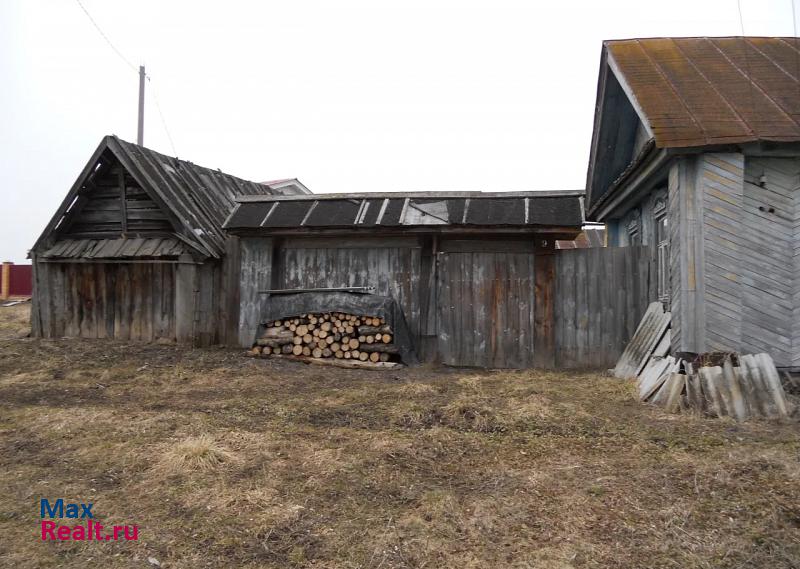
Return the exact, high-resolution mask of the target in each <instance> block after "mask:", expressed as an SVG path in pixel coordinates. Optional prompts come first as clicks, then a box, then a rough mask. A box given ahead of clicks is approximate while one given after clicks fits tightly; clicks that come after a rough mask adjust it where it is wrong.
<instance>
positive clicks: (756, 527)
mask: <svg viewBox="0 0 800 569" xmlns="http://www.w3.org/2000/svg"><path fill="white" fill-rule="evenodd" d="M27 310H28V308H27V307H26V306H22V307H14V308H0V490H1V492H0V496H2V498H3V502H2V506H0V566H2V567H14V568H23V567H140V568H144V567H153V566H155V565H154V563H153V562H154V561H155V560H157V561H158V563H160V565H161V566H162V567H168V568H177V567H320V568H323V567H324V568H333V567H342V568H353V569H355V568H365V569H366V568H371V569H378V568H384V569H385V568H394V567H427V568H440V567H458V568H460V569H467V568H479V567H480V568H491V567H517V568H548V569H550V568H552V569H556V568H558V569H566V568H579V567H580V568H584V567H587V568H589V567H636V568H639V567H647V568H659V567H664V568H668V567H669V568H718V567H729V568H744V567H753V568H765V567H769V568H788V567H800V437H799V436H798V435H800V428H798V425H797V424H796V423H792V424H784V425H776V424H768V423H758V422H753V423H744V424H736V423H733V422H731V421H728V420H719V419H709V418H704V417H699V416H693V415H667V414H665V413H663V412H661V411H660V410H659V409H656V408H653V407H649V406H646V405H641V404H639V403H638V402H637V401H636V399H635V394H634V386H633V385H632V384H631V383H629V382H622V381H619V380H616V379H612V378H610V377H606V376H604V375H603V374H598V373H545V372H539V371H522V372H500V371H498V372H485V371H475V370H454V369H446V368H445V369H437V368H433V367H420V368H415V369H405V370H401V371H392V372H373V371H360V370H338V369H331V368H318V367H314V366H305V365H303V364H298V363H294V362H278V361H269V360H256V359H248V358H245V357H242V355H241V352H240V351H236V350H225V349H207V350H193V349H189V348H180V347H175V346H161V345H142V344H125V343H121V342H113V341H106V340H83V341H78V340H57V341H41V340H34V339H29V338H24V337H23V336H24V328H25V327H26V325H27V324H26V318H27ZM41 498H48V499H51V500H54V499H57V498H65V499H66V500H67V501H75V502H85V503H86V502H92V503H93V504H94V510H93V511H94V513H95V516H96V521H99V522H101V523H104V524H136V525H138V527H139V539H138V541H118V542H114V541H112V542H96V541H93V542H60V543H59V542H53V541H48V542H43V541H41V540H40V529H39V527H40V526H39V524H40V521H41V520H40V517H39V500H40V499H41ZM148 558H152V560H151V561H148Z"/></svg>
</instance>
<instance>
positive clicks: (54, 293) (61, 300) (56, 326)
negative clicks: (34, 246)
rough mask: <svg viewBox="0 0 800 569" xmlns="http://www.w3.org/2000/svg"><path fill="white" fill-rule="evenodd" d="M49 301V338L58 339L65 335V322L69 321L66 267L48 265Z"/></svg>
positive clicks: (62, 265) (54, 264) (57, 264)
mask: <svg viewBox="0 0 800 569" xmlns="http://www.w3.org/2000/svg"><path fill="white" fill-rule="evenodd" d="M48 273H49V283H50V296H51V298H50V300H49V302H48V311H49V313H50V325H51V330H50V337H51V338H58V337H61V336H66V335H67V321H68V319H69V312H68V304H67V287H66V284H65V283H66V265H64V264H61V263H52V264H50V265H48Z"/></svg>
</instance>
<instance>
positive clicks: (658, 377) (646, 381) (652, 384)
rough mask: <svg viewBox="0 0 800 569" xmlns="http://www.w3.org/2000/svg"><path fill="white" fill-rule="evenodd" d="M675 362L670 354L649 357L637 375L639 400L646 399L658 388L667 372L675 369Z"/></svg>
mask: <svg viewBox="0 0 800 569" xmlns="http://www.w3.org/2000/svg"><path fill="white" fill-rule="evenodd" d="M675 363H676V362H675V358H673V357H672V356H668V357H666V358H655V357H653V358H650V360H649V361H648V362H647V365H646V366H645V368H644V370H643V371H642V373H641V375H640V376H639V399H640V400H641V401H646V400H647V399H648V398H649V397H650V396H651V395H652V394H653V392H654V391H655V390H656V389H658V387H659V386H660V385H661V383H663V381H664V379H665V378H666V375H667V374H669V373H671V372H673V371H677V370H676V369H674V368H675V367H676V366H675Z"/></svg>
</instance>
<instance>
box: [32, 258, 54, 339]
mask: <svg viewBox="0 0 800 569" xmlns="http://www.w3.org/2000/svg"><path fill="white" fill-rule="evenodd" d="M31 259H32V261H31V264H32V267H33V268H32V277H33V279H32V285H33V289H32V292H31V335H32V336H33V337H34V338H46V337H47V336H48V335H49V334H48V333H49V328H50V322H49V320H50V318H49V317H50V315H49V313H48V307H47V304H48V299H49V298H50V291H49V288H50V287H49V286H48V284H49V283H48V282H47V279H48V275H47V269H46V265H47V263H44V262H42V261H41V260H40V259H38V258H37V256H36V254H35V253H33V254H31Z"/></svg>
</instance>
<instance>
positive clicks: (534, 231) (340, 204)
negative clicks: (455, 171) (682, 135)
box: [224, 191, 583, 368]
mask: <svg viewBox="0 0 800 569" xmlns="http://www.w3.org/2000/svg"><path fill="white" fill-rule="evenodd" d="M582 195H583V192H580V191H579V192H552V193H547V192H526V193H480V192H472V193H453V192H415V193H385V194H379V193H375V194H323V195H302V196H266V195H260V196H248V197H242V198H239V200H238V201H239V202H240V203H239V205H238V206H237V208H236V210H235V211H234V212H233V214H232V215H231V217H230V219H228V220H227V222H226V223H225V225H224V227H225V229H227V230H228V231H229V232H230V233H231V234H234V235H236V236H238V237H239V240H240V262H241V280H240V287H239V294H240V303H241V307H240V323H239V334H240V335H239V341H240V344H241V345H242V346H244V347H250V346H251V345H252V343H253V341H254V338H255V335H256V329H257V327H258V325H259V323H260V322H262V321H263V319H264V313H265V310H266V308H267V305H268V303H270V301H271V297H270V294H269V292H268V291H276V290H283V291H285V290H287V289H289V290H308V289H329V288H345V287H348V288H349V287H373V290H374V293H375V294H376V295H382V296H387V297H392V298H394V299H396V301H397V302H398V303H399V305H400V307H401V308H402V312H403V313H404V315H405V320H406V321H407V323H408V327H409V329H410V336H411V340H412V342H413V344H414V348H415V350H416V352H417V354H418V356H419V358H420V359H422V360H423V361H431V362H442V363H445V364H449V365H459V366H478V367H503V368H525V367H531V366H546V367H553V365H555V362H556V346H555V327H556V326H555V315H554V309H553V306H554V294H555V291H554V287H555V282H556V281H555V274H554V273H555V259H554V257H555V252H556V250H555V241H556V240H557V239H571V238H574V237H575V236H576V235H577V234H578V233H579V232H580V230H581V224H582V221H583V219H582V212H581V204H580V198H581V196H582ZM278 316H281V315H278ZM284 316H289V315H284Z"/></svg>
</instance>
